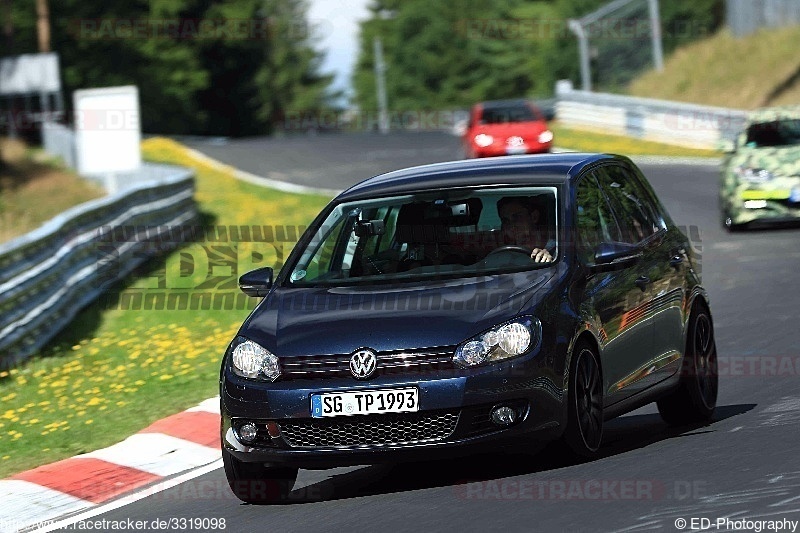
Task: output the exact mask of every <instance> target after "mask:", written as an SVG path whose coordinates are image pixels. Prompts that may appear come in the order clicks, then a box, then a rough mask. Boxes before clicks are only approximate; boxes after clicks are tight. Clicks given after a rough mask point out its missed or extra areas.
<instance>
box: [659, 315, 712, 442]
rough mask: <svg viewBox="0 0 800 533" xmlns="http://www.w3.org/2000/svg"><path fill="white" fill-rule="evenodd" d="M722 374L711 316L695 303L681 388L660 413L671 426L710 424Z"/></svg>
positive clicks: (663, 402) (661, 406) (664, 400)
mask: <svg viewBox="0 0 800 533" xmlns="http://www.w3.org/2000/svg"><path fill="white" fill-rule="evenodd" d="M718 389H719V373H718V369H717V346H716V342H715V341H714V327H713V324H712V322H711V314H710V313H709V312H708V309H707V308H706V307H705V305H703V304H702V303H699V302H698V303H695V305H694V309H693V310H692V314H691V316H690V319H689V332H688V335H687V339H686V353H685V354H684V356H683V367H682V374H681V380H680V384H679V385H678V388H677V389H676V390H675V391H674V392H672V393H670V394H669V395H668V396H665V397H664V398H662V399H660V400H658V402H657V405H658V412H659V413H660V414H661V418H663V419H664V421H665V422H667V423H668V424H670V425H674V426H680V425H686V424H693V423H697V422H707V421H708V420H710V419H711V417H712V416H713V415H714V409H715V408H716V406H717V392H718Z"/></svg>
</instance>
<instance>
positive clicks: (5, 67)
mask: <svg viewBox="0 0 800 533" xmlns="http://www.w3.org/2000/svg"><path fill="white" fill-rule="evenodd" d="M60 90H61V78H59V75H58V55H57V54H55V53H53V52H51V53H48V54H24V55H21V56H15V57H6V58H4V59H0V95H1V96H11V95H23V94H40V93H55V92H58V91H60Z"/></svg>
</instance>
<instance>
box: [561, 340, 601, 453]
mask: <svg viewBox="0 0 800 533" xmlns="http://www.w3.org/2000/svg"><path fill="white" fill-rule="evenodd" d="M598 361H599V359H598V357H597V354H596V353H595V351H594V350H593V349H592V348H591V347H590V346H589V345H588V344H587V343H580V344H578V346H576V348H575V355H574V357H573V358H572V363H571V365H570V373H569V375H570V377H569V393H568V395H567V397H568V401H569V405H568V409H567V411H568V412H567V416H568V418H567V429H566V430H565V431H564V436H563V441H564V443H565V444H566V445H567V446H568V447H569V449H571V450H572V451H573V452H574V453H575V454H576V455H578V456H580V457H586V458H589V457H592V456H594V455H596V454H597V450H599V449H600V444H601V442H602V440H603V378H602V374H601V372H600V364H599V362H598Z"/></svg>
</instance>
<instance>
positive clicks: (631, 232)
mask: <svg viewBox="0 0 800 533" xmlns="http://www.w3.org/2000/svg"><path fill="white" fill-rule="evenodd" d="M595 174H596V176H597V180H598V181H599V182H600V186H601V187H602V188H603V190H604V192H605V193H606V195H607V196H608V199H609V202H611V207H612V209H613V210H614V213H615V214H616V217H617V221H618V222H619V229H620V233H621V237H622V239H621V240H622V242H627V243H631V244H636V243H638V242H641V241H643V240H645V239H646V238H648V237H650V236H651V235H653V234H654V233H656V232H657V231H658V230H659V229H660V225H659V223H658V222H657V218H656V216H655V214H654V213H653V210H652V206H651V205H650V200H649V199H648V196H647V194H646V193H645V192H644V191H643V190H642V189H641V188H640V187H639V186H638V184H637V183H636V181H635V179H634V178H633V177H632V176H629V175H628V173H627V172H626V171H625V169H623V168H622V167H615V166H611V167H604V168H601V169H598V170H597V171H596V172H595Z"/></svg>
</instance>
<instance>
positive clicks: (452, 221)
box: [220, 154, 717, 502]
mask: <svg viewBox="0 0 800 533" xmlns="http://www.w3.org/2000/svg"><path fill="white" fill-rule="evenodd" d="M273 276H274V279H273ZM239 283H240V287H241V289H242V290H243V291H244V292H245V293H247V294H249V295H251V296H255V297H263V300H262V301H261V302H260V303H259V305H258V306H257V307H256V309H255V310H254V311H253V313H252V314H251V315H250V316H249V317H248V318H247V320H246V321H245V323H244V324H243V325H242V327H241V329H240V330H239V333H238V334H237V336H236V338H235V339H234V340H233V341H232V342H231V344H230V346H229V347H228V349H227V351H226V353H225V356H224V360H223V363H222V370H221V375H220V397H221V404H222V425H221V438H222V455H223V460H224V465H225V473H226V475H227V477H228V480H229V482H230V485H231V488H232V490H233V491H234V493H235V494H236V495H237V496H238V497H239V498H240V499H242V500H244V501H247V502H268V501H277V500H281V499H283V498H285V497H287V495H288V493H289V492H290V491H291V489H292V486H293V484H294V481H295V478H296V476H297V471H298V469H299V468H328V467H332V466H338V465H353V464H371V463H377V462H385V461H402V460H409V459H412V460H413V459H414V458H435V457H436V456H437V454H444V456H447V457H452V456H453V455H455V454H457V453H471V452H475V451H477V450H480V449H481V448H482V447H486V446H491V447H493V449H499V447H502V446H511V445H513V446H515V447H516V448H519V447H520V446H522V447H524V446H529V447H530V448H531V449H534V448H536V445H537V444H538V443H542V442H546V441H550V440H554V439H563V441H564V442H565V444H566V445H567V446H568V447H569V448H570V449H572V450H573V451H574V452H575V453H577V454H579V455H583V456H590V455H592V454H593V453H595V452H596V451H597V450H598V448H599V447H600V445H601V440H602V436H603V422H604V421H605V420H608V419H609V418H612V417H614V416H618V415H620V414H622V413H625V412H628V411H630V410H632V409H635V408H637V407H640V406H642V405H644V404H646V403H649V402H653V401H655V402H657V403H658V409H659V411H660V413H661V415H662V416H663V418H664V419H665V420H666V421H667V422H669V423H672V424H684V423H689V422H696V421H703V420H707V419H709V418H710V417H711V416H712V413H713V411H714V408H715V405H716V397H717V365H716V349H715V344H714V334H713V325H712V319H711V313H710V308H709V301H708V297H707V294H706V292H705V291H704V289H703V287H702V285H701V284H700V277H699V272H698V271H697V265H696V263H695V258H694V257H693V253H692V249H691V246H690V243H689V242H688V240H687V238H686V236H685V235H684V234H683V233H682V232H681V231H680V230H679V229H678V228H676V227H675V225H674V224H673V222H672V220H671V219H670V217H669V215H668V214H667V212H666V210H665V209H664V207H663V206H662V205H661V203H660V202H659V201H658V199H657V198H656V196H655V194H654V193H653V190H652V189H651V188H650V186H649V185H648V183H647V181H646V180H645V178H644V177H643V176H642V174H641V172H640V171H639V169H638V168H637V167H636V166H635V165H634V164H633V163H632V162H631V161H630V160H628V159H627V158H624V157H621V156H612V155H597V154H553V155H540V156H519V157H510V158H503V159H492V160H481V161H459V162H452V163H441V164H435V165H428V166H421V167H416V168H410V169H406V170H400V171H396V172H391V173H388V174H384V175H381V176H377V177H374V178H370V179H368V180H366V181H363V182H361V183H359V184H358V185H355V186H353V187H351V188H350V189H348V190H346V191H345V192H343V193H342V194H340V195H339V196H338V197H336V198H335V199H334V200H333V201H332V202H331V203H330V204H329V205H328V206H327V207H326V208H325V210H324V211H323V212H322V213H321V214H320V215H319V216H318V217H317V219H316V220H315V221H314V222H313V224H312V225H311V226H309V228H308V230H307V231H306V232H305V234H304V235H303V236H302V238H301V240H300V242H299V243H298V244H297V246H296V247H295V249H294V250H293V251H292V253H291V254H290V256H289V257H288V259H287V261H286V263H285V265H284V266H283V268H282V269H281V270H280V272H279V273H277V275H274V273H273V271H272V269H270V268H262V269H259V270H255V271H253V272H249V273H247V274H245V275H244V276H242V277H241V278H240V280H239Z"/></svg>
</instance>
